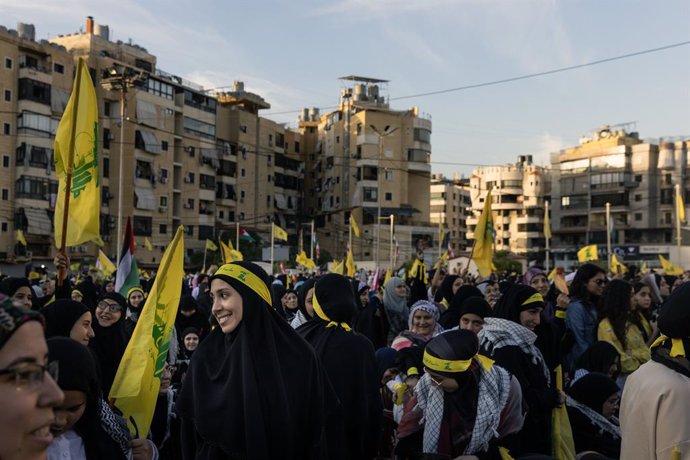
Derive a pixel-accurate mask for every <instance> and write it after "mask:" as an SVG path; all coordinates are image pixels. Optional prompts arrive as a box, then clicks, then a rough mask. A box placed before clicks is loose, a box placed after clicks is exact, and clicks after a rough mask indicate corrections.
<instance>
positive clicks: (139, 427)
mask: <svg viewBox="0 0 690 460" xmlns="http://www.w3.org/2000/svg"><path fill="white" fill-rule="evenodd" d="M183 237H184V227H182V226H180V227H179V228H178V229H177V232H176V233H175V237H174V238H173V240H172V243H171V244H170V246H168V249H167V250H166V251H165V254H163V259H162V260H161V263H160V266H159V269H158V274H157V276H156V280H155V281H154V283H153V287H152V288H151V292H149V295H148V297H147V298H146V304H144V308H143V309H142V311H141V314H140V316H139V320H138V321H137V325H136V327H135V328H134V333H133V334H132V338H131V339H130V341H129V345H127V349H126V350H125V353H124V355H123V356H122V360H121V361H120V366H119V367H118V369H117V374H115V380H114V382H113V386H112V388H111V390H110V395H109V399H110V401H111V402H112V404H113V405H114V406H115V407H117V408H118V409H119V410H120V412H122V416H123V417H124V419H125V420H127V425H128V426H129V430H130V432H131V433H132V434H133V435H135V436H136V437H141V438H145V437H146V436H147V435H148V432H149V428H150V427H151V420H152V419H153V411H154V409H155V408H156V401H157V400H158V390H159V389H160V383H161V378H162V377H163V372H164V369H165V360H166V358H167V356H168V348H169V343H170V339H171V337H172V330H173V327H174V326H175V317H176V315H177V307H178V305H179V303H180V293H181V291H182V278H184V238H183Z"/></svg>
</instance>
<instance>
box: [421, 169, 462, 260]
mask: <svg viewBox="0 0 690 460" xmlns="http://www.w3.org/2000/svg"><path fill="white" fill-rule="evenodd" d="M430 198H431V202H430V214H429V217H430V221H431V223H432V224H433V225H435V226H439V225H442V226H443V227H444V228H445V229H446V231H448V232H449V233H450V236H449V243H450V245H451V247H452V249H453V251H454V253H455V254H456V255H457V254H460V253H464V252H466V251H468V250H469V248H470V247H471V245H472V242H471V241H470V240H468V238H467V219H468V218H469V217H471V216H472V199H471V198H470V180H469V179H448V178H446V177H444V176H443V175H442V174H438V175H434V176H433V177H432V179H431V197H430ZM443 250H444V251H445V248H444V249H443Z"/></svg>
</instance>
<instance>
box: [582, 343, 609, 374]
mask: <svg viewBox="0 0 690 460" xmlns="http://www.w3.org/2000/svg"><path fill="white" fill-rule="evenodd" d="M619 356H620V355H619V354H618V350H616V347H614V346H613V345H611V344H610V343H609V342H603V341H599V342H595V343H594V344H593V345H592V346H591V347H589V348H588V349H587V350H586V351H585V352H584V353H582V355H580V357H579V358H578V359H577V362H576V363H575V370H577V369H585V370H587V371H588V372H599V373H601V374H606V375H608V373H609V369H610V368H611V365H613V363H615V362H616V361H617V360H618V358H619Z"/></svg>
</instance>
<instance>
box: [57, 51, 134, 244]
mask: <svg viewBox="0 0 690 460" xmlns="http://www.w3.org/2000/svg"><path fill="white" fill-rule="evenodd" d="M54 155H55V172H56V173H57V176H58V194H57V203H56V204H55V219H54V222H55V245H56V246H57V247H58V248H59V249H61V250H62V249H64V248H65V247H67V246H77V245H80V244H82V243H85V242H87V241H93V242H95V243H96V244H98V245H99V246H102V245H103V241H102V240H101V237H100V211H101V186H100V178H99V170H98V103H97V101H96V90H95V89H94V87H93V82H92V81H91V76H90V75H89V71H88V68H87V67H86V63H85V62H84V59H83V58H79V64H78V65H77V74H76V77H75V83H74V87H73V88H72V95H71V96H70V98H69V102H68V103H67V107H66V108H65V112H64V113H63V114H62V118H61V119H60V124H59V125H58V128H57V132H56V133H55V153H54ZM120 193H123V192H122V191H121V192H120Z"/></svg>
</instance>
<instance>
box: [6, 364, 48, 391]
mask: <svg viewBox="0 0 690 460" xmlns="http://www.w3.org/2000/svg"><path fill="white" fill-rule="evenodd" d="M58 369H59V366H58V362H57V361H53V362H50V363H48V365H47V366H42V365H40V364H38V363H19V364H15V365H14V366H10V367H8V368H5V369H0V375H10V376H12V378H13V379H14V384H15V385H16V386H17V388H28V389H32V390H33V389H36V388H38V387H40V386H41V384H43V381H44V379H45V376H46V372H47V373H48V374H49V375H50V376H51V377H52V378H53V380H55V381H56V382H57V379H58Z"/></svg>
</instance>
